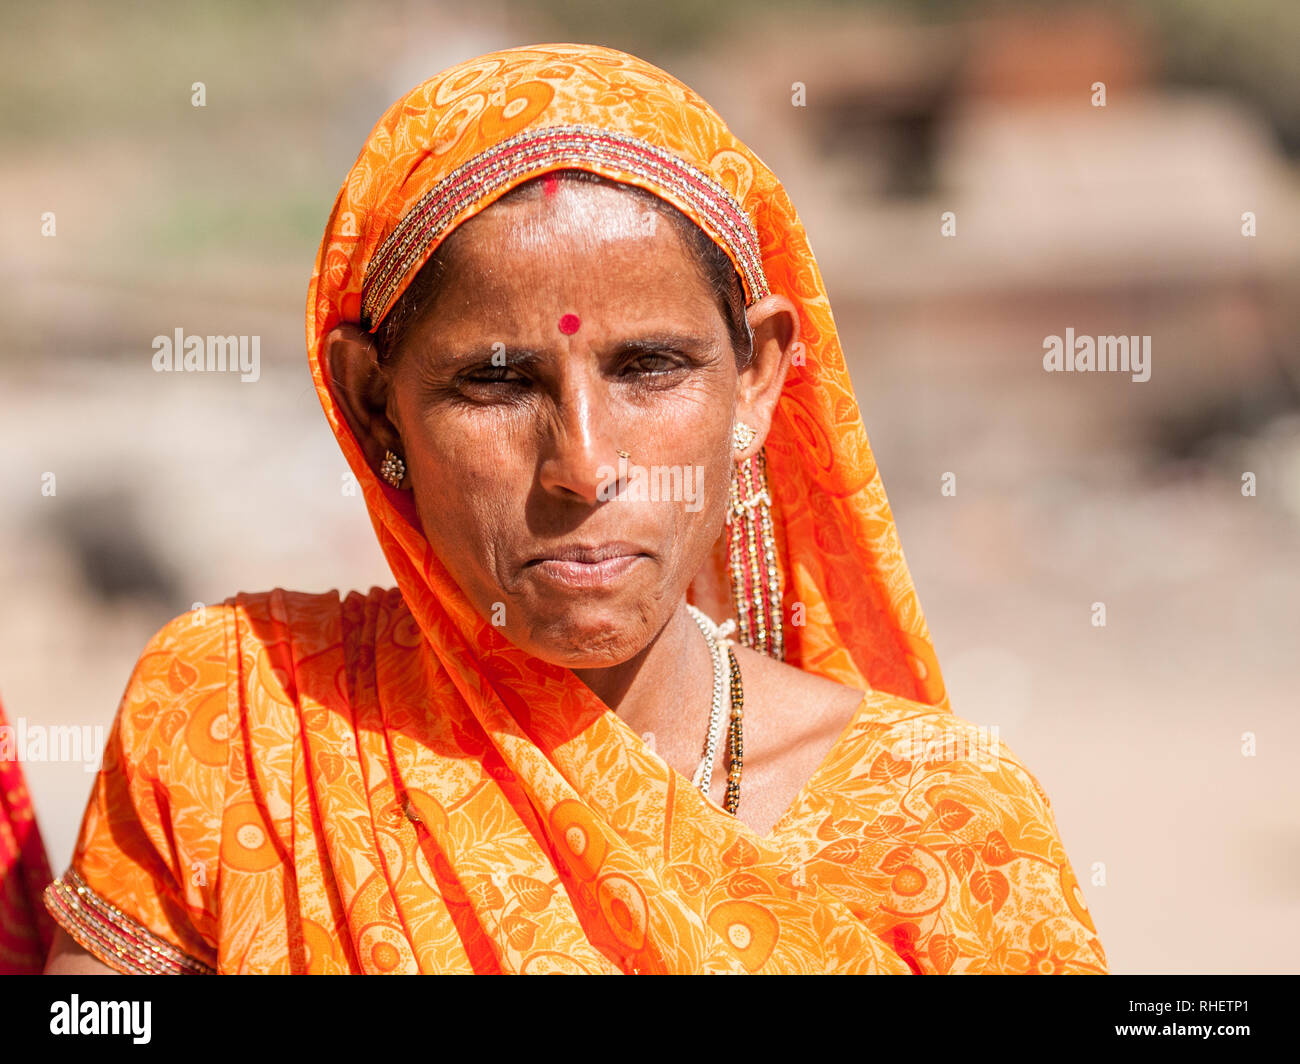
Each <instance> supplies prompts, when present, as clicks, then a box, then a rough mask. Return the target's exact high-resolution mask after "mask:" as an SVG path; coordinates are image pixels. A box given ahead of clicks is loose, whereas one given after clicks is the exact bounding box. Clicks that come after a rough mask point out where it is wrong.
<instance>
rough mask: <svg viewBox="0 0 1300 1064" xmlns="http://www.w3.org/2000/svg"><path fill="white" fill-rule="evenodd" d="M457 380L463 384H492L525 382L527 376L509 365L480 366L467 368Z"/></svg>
mask: <svg viewBox="0 0 1300 1064" xmlns="http://www.w3.org/2000/svg"><path fill="white" fill-rule="evenodd" d="M456 379H457V381H458V382H459V383H461V384H470V385H491V384H525V383H527V381H528V378H527V377H524V376H523V375H522V374H520V373H518V372H516V371H515V370H513V369H511V368H510V367H509V366H491V365H488V366H479V367H477V368H475V369H472V370H466V371H465V372H464V373H462V374H460V375H459V376H458V377H457V378H456Z"/></svg>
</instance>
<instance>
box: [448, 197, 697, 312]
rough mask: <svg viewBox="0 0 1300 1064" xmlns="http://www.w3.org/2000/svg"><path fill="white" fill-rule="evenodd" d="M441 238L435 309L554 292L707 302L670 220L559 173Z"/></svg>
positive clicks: (629, 301)
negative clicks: (441, 271) (442, 267)
mask: <svg viewBox="0 0 1300 1064" xmlns="http://www.w3.org/2000/svg"><path fill="white" fill-rule="evenodd" d="M516 192H517V193H519V194H512V195H510V196H507V197H503V198H502V199H500V200H498V201H497V202H496V203H493V204H492V205H491V206H489V207H487V208H485V209H484V210H483V211H482V212H480V213H479V214H477V215H475V216H474V217H472V218H470V219H468V220H467V221H465V222H464V223H462V224H461V225H460V226H459V227H458V228H457V230H456V231H455V232H454V233H452V234H451V235H450V236H449V237H448V238H447V240H446V241H445V244H444V247H443V249H442V250H441V251H440V255H441V257H442V258H443V260H444V262H445V264H446V271H445V274H444V276H443V280H442V283H441V285H440V290H439V302H440V303H441V302H442V300H443V299H444V298H445V299H446V300H447V302H446V303H445V304H443V307H441V308H440V309H450V308H451V307H454V306H457V305H460V306H463V307H464V306H473V305H480V306H487V305H492V304H500V303H501V302H502V301H504V302H506V303H509V304H511V305H512V306H516V305H517V304H519V303H525V304H527V303H529V302H530V301H532V302H536V303H539V304H549V303H551V302H553V301H554V300H555V299H557V298H558V299H566V298H568V299H575V300H585V301H587V302H588V304H589V306H588V309H589V310H591V309H593V308H592V307H591V306H590V302H591V301H592V300H598V301H599V300H604V301H606V302H609V301H613V302H614V304H616V305H617V306H618V307H619V308H622V309H624V310H627V311H631V310H633V309H635V308H637V307H643V306H645V305H647V304H658V305H660V306H678V307H685V306H690V305H696V306H698V307H701V308H703V307H711V306H712V305H713V303H714V297H713V292H712V289H711V286H710V285H709V284H708V283H707V281H706V278H705V277H704V271H703V267H702V264H701V263H700V262H699V261H698V258H697V257H696V254H695V252H694V251H693V249H692V248H691V247H690V246H689V245H688V244H687V242H686V241H685V240H684V239H683V237H682V234H681V233H680V232H679V230H678V227H677V226H676V225H675V224H674V223H673V222H672V221H671V220H670V219H669V218H668V217H667V216H666V215H665V214H663V213H661V212H660V211H659V210H657V209H655V207H654V206H653V205H652V204H650V203H647V202H646V201H645V199H643V198H642V197H641V196H638V195H636V194H634V193H629V192H628V191H626V190H625V189H622V188H619V187H617V186H610V185H602V184H589V183H585V182H583V183H579V182H574V181H561V180H557V181H554V182H552V183H549V184H548V183H546V182H545V181H542V182H537V183H534V184H532V185H529V186H524V187H523V190H522V191H521V190H516Z"/></svg>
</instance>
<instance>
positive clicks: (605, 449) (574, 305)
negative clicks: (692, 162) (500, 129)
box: [390, 182, 737, 668]
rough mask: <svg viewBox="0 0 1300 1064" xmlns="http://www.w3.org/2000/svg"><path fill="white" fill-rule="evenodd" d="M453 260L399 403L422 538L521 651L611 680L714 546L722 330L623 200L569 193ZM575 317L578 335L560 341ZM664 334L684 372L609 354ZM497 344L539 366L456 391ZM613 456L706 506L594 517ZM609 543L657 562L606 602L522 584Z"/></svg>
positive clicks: (474, 232) (515, 218)
mask: <svg viewBox="0 0 1300 1064" xmlns="http://www.w3.org/2000/svg"><path fill="white" fill-rule="evenodd" d="M453 242H454V243H453ZM449 245H450V246H449V248H448V257H447V264H448V265H447V273H446V275H445V278H444V282H443V284H442V286H441V287H440V289H439V292H438V295H437V298H436V300H435V302H434V304H433V306H432V307H431V308H430V311H429V315H428V317H427V318H426V320H425V321H424V322H423V323H422V324H421V325H420V326H419V327H418V328H417V329H416V330H415V332H414V333H413V335H412V337H411V340H410V342H409V343H408V345H407V347H406V349H405V350H404V351H403V353H402V355H401V357H400V358H399V359H398V360H397V363H396V365H395V367H394V369H393V371H392V372H393V374H394V377H393V381H392V392H391V393H390V394H391V397H392V398H391V402H390V407H391V411H392V413H391V417H392V420H393V421H394V423H395V424H396V426H397V428H398V431H399V432H400V435H401V439H402V445H403V447H404V448H405V452H406V462H407V467H408V470H409V471H410V474H411V483H412V484H413V487H414V492H415V503H416V507H417V510H418V511H419V515H420V519H421V522H422V525H423V528H424V530H425V534H426V536H427V537H428V539H429V542H430V545H431V546H432V547H433V549H434V551H435V553H436V554H437V555H438V557H439V558H440V559H441V560H442V562H443V564H444V565H445V566H446V567H447V569H448V571H449V572H450V574H451V575H452V577H453V578H454V579H455V580H456V582H457V583H458V584H459V585H460V587H461V588H462V589H463V590H464V591H465V592H466V594H467V595H468V596H469V598H470V600H471V601H472V602H473V603H474V605H475V607H476V609H478V610H479V612H480V613H481V614H482V615H483V616H484V617H487V618H491V617H492V616H493V610H494V606H496V604H498V603H501V604H503V605H504V611H505V625H504V632H505V634H506V635H507V637H508V638H510V639H511V640H512V641H513V642H515V643H516V644H517V645H520V646H523V647H524V648H525V649H527V650H529V651H530V652H531V653H533V654H535V655H536V656H538V657H541V658H543V659H546V660H549V661H552V662H554V663H556V664H562V665H566V666H568V667H570V668H578V667H588V668H592V667H599V666H600V665H602V664H604V665H612V664H617V663H619V662H621V661H623V660H626V659H627V658H629V657H631V656H632V654H634V653H636V652H637V651H638V650H640V649H641V648H642V647H644V646H645V645H646V643H647V642H648V641H649V640H650V639H652V638H653V637H654V635H655V634H656V632H657V631H658V629H659V628H662V626H663V624H664V623H666V621H667V619H668V617H669V615H670V614H671V613H672V611H673V610H674V609H675V608H676V606H677V604H678V603H679V602H680V600H681V596H682V595H683V594H684V593H685V590H686V587H687V585H688V584H689V583H690V581H691V579H692V578H693V577H694V576H695V574H696V573H697V572H698V570H699V569H700V567H701V565H702V564H703V562H704V561H705V559H706V558H707V556H708V553H709V551H710V549H711V548H712V546H713V544H714V542H715V541H716V539H717V537H718V535H719V534H720V532H721V530H722V524H723V516H724V513H725V506H726V499H727V488H728V485H729V478H730V475H731V440H730V433H731V424H732V420H733V417H734V410H735V401H736V382H737V374H736V367H735V361H734V353H733V351H732V349H731V346H730V341H729V337H728V331H727V325H726V322H725V321H724V320H723V318H722V315H721V313H720V312H719V310H718V307H717V303H716V300H715V298H714V295H713V293H712V292H711V291H710V288H709V286H708V285H707V284H706V283H705V281H704V279H703V277H702V276H701V273H700V270H699V267H698V264H697V263H696V262H695V261H694V259H693V258H692V257H691V253H690V252H689V251H688V249H687V248H686V247H685V246H684V244H683V242H682V240H681V238H680V236H679V235H678V234H677V232H676V230H675V228H674V227H673V226H672V225H670V224H667V223H666V220H665V219H663V218H662V217H661V216H660V215H659V214H658V213H657V212H655V211H653V210H648V209H647V208H645V207H644V206H643V205H642V204H641V203H640V201H639V200H637V199H636V198H635V197H633V196H629V195H628V194H626V193H624V192H620V191H619V190H618V189H616V188H611V187H608V186H602V185H592V184H574V183H569V182H558V183H557V187H556V190H555V192H554V194H552V195H547V196H538V197H535V198H532V199H521V200H519V201H518V202H509V201H506V202H499V203H496V204H493V205H492V206H491V207H489V208H487V209H486V210H484V211H483V212H481V213H480V214H478V215H476V216H474V217H473V218H471V219H469V220H468V221H467V222H465V223H464V224H463V225H462V226H461V227H460V228H459V229H458V230H457V231H456V233H454V234H453V235H452V237H450V238H449ZM565 315H575V316H576V317H578V318H579V319H580V320H581V328H579V329H577V330H575V331H573V332H572V333H566V332H565V331H564V330H562V329H561V328H560V327H559V323H560V322H561V321H562V320H563V318H564V316H565ZM669 335H673V336H677V337H681V338H686V340H687V341H689V343H688V346H689V347H690V348H691V350H690V352H689V357H684V358H680V359H679V358H678V357H677V356H676V355H674V356H673V357H672V358H668V359H665V358H662V357H661V356H659V355H656V354H653V353H650V354H641V353H638V354H636V355H635V357H632V358H622V357H621V356H619V355H618V354H617V351H618V348H619V345H625V344H627V343H628V342H629V341H642V340H645V339H647V338H650V339H652V340H653V344H654V346H656V347H657V346H658V345H660V344H661V343H662V338H663V337H665V336H669ZM494 344H495V345H497V348H496V349H497V350H498V351H521V352H528V353H529V358H527V359H524V360H522V361H519V362H517V363H512V362H510V361H509V360H508V359H506V360H505V361H506V363H507V367H506V369H505V370H501V369H500V368H498V369H496V370H493V371H491V372H489V374H488V375H489V376H491V375H492V373H496V374H498V375H499V376H502V377H504V378H506V379H507V380H515V379H516V378H518V379H520V380H522V381H523V382H525V384H526V386H522V385H521V386H520V387H517V388H512V387H508V386H505V385H504V384H502V382H501V381H493V382H492V383H491V384H482V385H480V384H474V385H472V386H470V387H468V388H466V387H465V386H464V384H463V379H462V378H461V377H458V375H459V374H462V373H464V372H468V370H469V368H471V367H473V366H477V365H480V364H481V362H482V352H484V351H487V350H491V349H493V345H494ZM467 352H474V353H477V354H474V355H473V356H466V357H462V356H463V355H465V353H467ZM654 367H657V368H660V369H668V368H669V367H674V368H671V371H670V372H669V373H668V375H667V376H663V375H658V376H657V375H655V374H653V373H646V372H644V371H645V370H647V369H650V368H654ZM619 450H623V451H627V452H628V453H629V454H630V456H631V461H633V462H636V463H638V464H640V465H643V466H652V465H663V466H672V465H678V466H683V467H684V466H688V465H689V466H692V467H695V468H700V469H703V470H704V473H703V485H704V505H703V507H702V508H700V509H699V510H698V512H689V511H688V509H687V504H686V501H685V500H676V501H674V500H669V501H663V500H653V501H651V500H647V501H636V502H634V501H626V500H625V499H623V498H619V497H617V496H616V497H615V498H613V499H605V500H602V499H601V498H599V497H598V493H597V488H598V486H599V485H600V483H601V482H602V477H601V475H600V468H601V467H602V466H603V465H612V464H614V463H616V462H617V461H618V458H617V452H618V451H619ZM612 540H626V541H629V542H631V543H633V544H635V545H637V546H639V547H642V548H644V553H645V554H646V557H645V558H644V559H642V561H640V562H638V564H637V566H636V567H635V568H634V569H633V570H632V571H631V572H630V573H629V576H628V577H627V578H626V579H625V580H622V581H620V582H619V583H617V584H616V585H613V586H611V587H609V588H600V589H596V590H594V591H585V590H584V591H576V590H573V589H567V588H555V587H553V586H548V585H547V584H546V583H545V581H542V580H539V579H538V573H537V571H536V569H535V568H534V567H530V566H528V565H527V562H528V561H529V560H530V557H532V556H534V555H535V554H536V553H537V552H539V551H541V550H543V549H545V548H547V547H550V546H554V545H555V544H557V543H566V544H567V543H582V544H597V543H604V542H608V541H612ZM498 612H499V611H498Z"/></svg>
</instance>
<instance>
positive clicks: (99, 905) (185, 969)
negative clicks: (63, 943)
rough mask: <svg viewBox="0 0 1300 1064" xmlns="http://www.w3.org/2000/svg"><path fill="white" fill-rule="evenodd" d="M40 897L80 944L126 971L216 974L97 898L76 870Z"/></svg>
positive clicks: (49, 887)
mask: <svg viewBox="0 0 1300 1064" xmlns="http://www.w3.org/2000/svg"><path fill="white" fill-rule="evenodd" d="M44 901H45V908H46V909H48V910H49V913H50V915H51V916H52V917H54V919H55V921H56V922H57V923H58V924H59V926H60V927H62V928H63V929H64V930H65V931H66V932H67V933H68V934H69V935H71V936H72V938H73V939H74V940H75V941H76V943H77V944H78V945H79V946H81V947H82V948H83V949H86V950H89V951H90V952H91V953H93V954H94V955H95V956H96V957H98V958H99V959H100V960H101V961H103V962H104V963H105V964H107V965H109V966H110V967H112V968H116V969H117V970H118V971H120V972H124V973H126V974H127V975H215V974H216V972H215V971H214V969H212V968H210V967H208V965H206V964H204V963H203V962H202V961H200V960H197V959H196V958H194V957H191V956H190V955H189V954H188V953H185V952H183V951H182V950H179V949H177V948H176V947H175V946H173V945H172V944H171V943H170V942H168V941H167V940H166V939H163V938H160V937H159V936H158V935H155V934H154V933H153V932H152V931H150V930H149V929H148V928H147V927H145V926H144V925H143V924H141V923H140V922H139V921H138V920H134V919H132V918H131V917H130V916H127V914H126V913H124V912H122V910H121V909H119V908H118V907H117V906H116V905H113V904H111V903H110V902H108V901H106V900H104V899H103V898H101V897H100V896H99V895H98V894H96V893H95V892H94V891H93V890H91V889H90V887H88V886H87V885H86V881H85V880H84V879H82V878H81V876H80V875H78V874H77V872H76V871H75V870H74V869H71V868H69V869H68V870H67V871H66V872H64V873H63V875H61V876H60V877H59V878H58V879H56V880H55V881H54V882H53V883H51V884H50V885H49V886H48V887H46V888H45V894H44Z"/></svg>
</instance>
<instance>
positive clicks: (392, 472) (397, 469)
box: [379, 451, 406, 488]
mask: <svg viewBox="0 0 1300 1064" xmlns="http://www.w3.org/2000/svg"><path fill="white" fill-rule="evenodd" d="M379 475H380V476H381V477H383V478H384V480H386V481H387V482H388V483H389V484H391V485H392V486H393V487H395V488H400V487H401V486H402V478H403V477H404V476H406V463H405V462H403V461H402V460H401V458H399V457H398V456H397V455H395V454H394V453H393V452H392V451H388V452H386V453H385V454H384V463H383V465H381V466H380V467H379Z"/></svg>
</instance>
